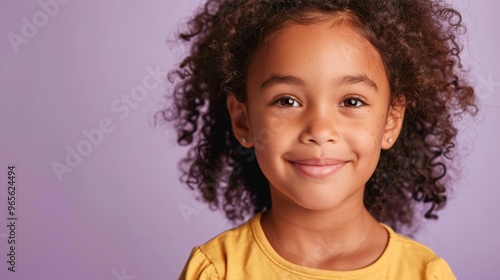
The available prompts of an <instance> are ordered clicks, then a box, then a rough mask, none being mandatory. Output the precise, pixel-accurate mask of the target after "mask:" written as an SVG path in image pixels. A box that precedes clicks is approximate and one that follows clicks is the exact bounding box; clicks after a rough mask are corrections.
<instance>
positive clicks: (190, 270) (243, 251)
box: [179, 214, 260, 279]
mask: <svg viewBox="0 0 500 280" xmlns="http://www.w3.org/2000/svg"><path fill="white" fill-rule="evenodd" d="M259 217H260V214H258V215H256V216H255V217H253V218H252V219H251V220H250V221H248V222H246V223H244V224H242V225H240V226H239V227H236V228H234V229H231V230H228V231H225V232H223V233H221V234H219V235H218V236H216V237H214V238H213V239H211V240H210V241H208V242H207V243H205V244H203V245H201V246H199V247H195V248H194V249H193V251H192V252H191V255H190V256H189V259H188V261H187V263H186V265H185V267H184V270H183V272H182V274H181V276H180V278H179V279H224V278H225V277H226V273H227V271H228V267H227V266H228V257H229V256H230V257H231V265H232V266H235V267H243V266H244V260H245V259H246V258H247V257H246V255H248V253H249V252H251V251H253V250H256V249H257V248H256V247H257V245H256V244H255V242H254V237H253V232H252V228H251V223H252V221H255V220H256V219H259ZM238 262H241V263H238Z"/></svg>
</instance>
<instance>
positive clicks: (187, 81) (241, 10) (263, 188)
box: [159, 0, 477, 230]
mask: <svg viewBox="0 0 500 280" xmlns="http://www.w3.org/2000/svg"><path fill="white" fill-rule="evenodd" d="M339 12H347V13H348V14H350V15H352V18H353V20H351V21H352V23H351V24H352V25H354V26H357V27H358V28H357V30H362V31H361V33H363V34H362V35H363V36H364V37H365V38H366V39H367V40H368V41H369V42H370V43H371V44H372V45H373V46H374V47H375V48H376V49H377V51H378V52H379V53H380V55H381V57H382V60H383V63H384V66H385V67H386V69H385V70H386V73H387V76H388V79H389V84H390V89H391V99H392V102H393V103H394V102H397V100H405V102H406V112H405V118H404V121H403V127H402V130H401V134H400V137H399V139H398V141H397V142H396V143H395V144H394V146H393V147H392V148H391V149H389V150H383V151H382V153H381V157H380V160H379V163H378V165H377V167H376V170H375V172H374V174H373V175H372V176H371V178H370V179H369V181H368V182H367V183H366V186H365V193H364V204H365V206H366V208H367V209H368V211H369V212H370V213H371V214H372V215H373V216H374V217H375V218H376V219H377V220H378V221H380V222H384V223H387V224H388V225H390V226H391V227H393V228H394V229H395V230H401V229H402V228H408V229H411V228H412V226H413V225H414V222H415V219H416V218H418V217H421V216H420V215H422V214H423V215H424V216H425V218H429V219H435V218H437V215H436V212H437V211H438V210H440V209H442V208H443V207H444V205H445V204H446V198H447V193H448V192H449V186H448V185H449V184H448V183H449V182H448V180H446V179H447V177H448V176H446V173H447V166H448V167H449V163H450V160H451V159H452V158H453V157H454V154H453V153H452V151H453V149H454V148H455V144H456V136H457V132H458V131H457V128H456V127H455V122H456V121H457V120H459V119H460V117H461V116H462V115H463V114H464V113H469V114H471V115H475V114H476V113H477V106H476V98H475V94H474V89H473V88H472V87H471V86H470V84H468V83H467V81H466V80H465V79H464V78H465V77H466V72H465V71H464V70H463V66H462V64H461V60H460V57H459V54H460V52H461V51H462V46H461V45H460V43H459V40H458V36H459V35H463V34H464V32H465V26H464V25H463V23H462V18H461V15H460V13H459V12H458V11H456V10H455V9H453V8H452V7H450V6H449V5H448V4H446V3H445V2H444V1H438V0H435V1H434V0H363V1H361V0H246V1H245V0H208V2H207V3H206V4H205V5H204V6H202V7H201V8H200V9H199V10H198V11H197V13H196V14H195V16H194V17H193V18H192V19H191V20H190V21H189V22H188V23H187V25H186V27H185V29H184V31H180V32H179V34H178V36H179V38H180V40H181V41H183V42H185V43H187V44H188V45H189V46H190V51H189V53H188V55H187V56H186V57H185V58H184V59H183V60H182V62H181V63H180V64H179V66H178V67H177V68H176V69H174V70H172V71H171V72H170V73H169V80H170V81H171V82H172V83H174V85H175V86H174V87H173V89H172V92H171V96H172V97H173V105H171V106H168V107H166V108H164V109H163V110H161V111H160V112H159V113H160V115H161V117H162V118H163V119H165V120H167V121H170V122H173V123H174V127H175V129H176V131H177V142H178V143H179V144H180V145H184V146H190V149H189V152H188V154H187V156H186V157H185V158H184V159H182V160H181V162H180V165H179V168H180V169H181V171H182V176H181V180H182V181H183V182H185V183H186V184H187V185H188V186H189V188H191V189H193V190H195V191H197V192H198V195H200V197H201V198H202V199H203V200H204V201H205V202H207V203H208V204H209V205H210V207H211V208H212V209H222V210H223V211H224V212H225V214H226V216H227V218H228V219H229V220H231V221H233V222H236V221H241V220H243V219H245V218H247V217H248V216H249V215H252V214H254V213H257V212H260V211H263V210H266V209H270V207H271V198H270V190H269V183H268V181H267V179H266V178H265V176H264V175H263V173H262V171H261V170H260V168H259V165H258V163H257V160H256V159H255V154H254V150H253V148H250V149H245V148H243V147H242V146H241V145H240V144H239V143H238V141H237V140H236V139H235V137H234V135H233V132H232V128H231V121H230V118H229V114H228V109H227V106H226V99H227V96H228V94H229V93H233V94H235V96H236V98H237V99H238V100H239V101H242V102H243V101H245V100H246V84H245V80H246V74H247V70H248V66H249V63H250V60H251V58H252V55H253V54H254V52H255V50H256V49H257V48H258V46H259V45H260V44H261V43H262V42H263V40H265V38H266V37H267V36H268V35H269V34H271V33H272V32H275V31H276V30H279V29H280V28H282V27H283V26H284V24H286V23H289V22H295V23H300V24H310V23H313V22H315V21H318V19H315V18H314V17H311V16H310V15H311V13H314V14H316V15H317V14H321V15H335V14H337V13H339ZM308 15H309V16H308ZM419 206H423V208H422V209H424V211H423V212H421V211H417V209H419V208H418V207H419ZM417 214H418V215H417Z"/></svg>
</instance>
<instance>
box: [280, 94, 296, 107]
mask: <svg viewBox="0 0 500 280" xmlns="http://www.w3.org/2000/svg"><path fill="white" fill-rule="evenodd" d="M273 104H276V105H278V106H280V107H300V103H299V102H298V101H297V100H295V99H294V98H292V97H286V96H285V97H281V98H279V99H278V100H276V101H274V102H273Z"/></svg>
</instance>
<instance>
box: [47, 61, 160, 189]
mask: <svg viewBox="0 0 500 280" xmlns="http://www.w3.org/2000/svg"><path fill="white" fill-rule="evenodd" d="M146 72H147V74H146V75H145V76H144V77H143V78H142V83H141V84H140V85H137V86H135V87H133V88H132V90H131V91H130V92H129V93H128V94H122V95H121V96H120V98H116V99H114V100H113V101H112V102H111V104H110V106H109V107H110V111H111V112H112V113H113V114H114V116H115V118H117V119H118V120H119V121H124V120H125V119H127V118H128V117H129V116H130V114H131V112H132V110H134V109H137V108H138V107H139V105H140V104H141V103H142V102H144V101H145V100H146V99H147V98H148V97H149V96H150V92H151V91H154V90H155V89H157V88H158V87H159V86H160V85H161V84H162V83H163V81H164V78H165V77H166V75H167V73H166V72H162V71H161V69H160V66H159V65H157V66H156V68H153V67H151V66H147V67H146ZM116 122H117V121H113V118H110V117H104V118H102V119H101V120H100V121H99V122H98V124H97V127H95V128H91V129H83V130H82V131H81V133H82V138H83V139H81V140H80V141H78V142H77V143H76V144H74V145H66V147H65V152H66V155H65V157H64V160H63V161H53V162H52V163H51V166H52V170H53V171H54V174H55V176H56V177H57V180H58V181H59V183H62V182H63V180H64V175H65V174H67V173H72V172H73V171H74V170H75V168H77V167H78V166H80V164H82V162H83V161H84V159H85V158H86V157H88V156H89V155H90V154H92V152H93V151H94V150H95V148H97V147H98V146H99V145H101V144H102V143H103V141H104V139H105V137H106V135H109V134H110V133H112V132H113V131H115V129H116Z"/></svg>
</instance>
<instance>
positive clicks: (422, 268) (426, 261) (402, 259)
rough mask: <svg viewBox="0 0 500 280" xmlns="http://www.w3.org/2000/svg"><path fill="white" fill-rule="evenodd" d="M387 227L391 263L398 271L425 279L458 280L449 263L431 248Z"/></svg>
mask: <svg viewBox="0 0 500 280" xmlns="http://www.w3.org/2000/svg"><path fill="white" fill-rule="evenodd" d="M384 226H385V225H384ZM385 227H386V228H387V230H388V232H389V238H390V241H389V244H390V246H391V251H392V252H391V253H392V254H391V255H392V257H391V259H392V261H391V263H392V264H393V266H396V267H397V269H398V270H401V271H404V272H405V273H406V272H412V273H418V274H420V275H421V276H422V277H425V279H456V278H455V276H454V275H453V272H452V270H451V268H450V266H449V265H448V263H447V262H446V261H445V260H444V259H442V258H441V257H439V256H438V255H436V253H434V251H432V250H431V249H430V248H429V247H427V246H425V245H423V244H421V243H419V242H417V241H415V240H412V239H410V238H408V237H405V236H403V235H401V234H398V233H396V232H394V231H393V230H392V229H391V228H390V227H388V226H385ZM400 273H401V272H400Z"/></svg>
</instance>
